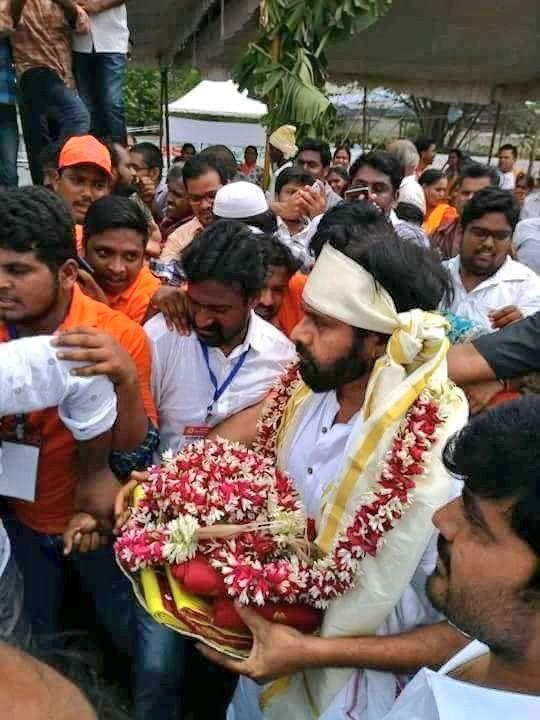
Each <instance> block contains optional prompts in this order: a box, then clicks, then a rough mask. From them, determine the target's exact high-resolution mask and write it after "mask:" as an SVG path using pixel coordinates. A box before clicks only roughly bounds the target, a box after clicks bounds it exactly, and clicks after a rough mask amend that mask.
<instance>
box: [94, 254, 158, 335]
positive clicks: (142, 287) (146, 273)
mask: <svg viewBox="0 0 540 720" xmlns="http://www.w3.org/2000/svg"><path fill="white" fill-rule="evenodd" d="M160 287H161V282H160V281H159V280H158V278H157V277H156V276H155V275H152V273H151V272H150V270H149V269H148V268H147V267H146V265H144V266H143V267H142V268H141V271H140V272H139V274H138V275H137V277H136V279H135V282H134V283H132V284H131V285H130V286H129V287H128V288H126V290H124V292H122V293H120V295H107V300H108V301H109V306H110V307H111V308H112V309H113V310H118V312H122V313H124V315H127V316H128V318H129V319H130V320H133V322H136V323H139V324H141V323H142V321H143V320H144V317H145V315H146V311H147V310H148V305H149V303H150V300H151V299H152V296H153V295H154V293H155V292H156V290H157V289H158V288H160Z"/></svg>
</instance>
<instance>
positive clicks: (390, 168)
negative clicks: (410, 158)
mask: <svg viewBox="0 0 540 720" xmlns="http://www.w3.org/2000/svg"><path fill="white" fill-rule="evenodd" d="M363 167H370V168H373V169H374V170H377V171H378V172H380V173H383V175H388V178H389V179H390V183H391V185H392V189H393V190H394V192H397V191H398V190H399V186H400V185H401V181H402V180H403V171H402V169H401V165H400V164H399V160H398V159H397V158H396V157H395V156H394V155H392V154H391V153H389V152H386V150H372V151H371V152H368V153H364V154H363V155H360V157H359V158H356V160H355V161H354V162H353V164H352V165H351V168H350V170H349V177H350V179H351V182H353V181H354V178H355V176H356V175H357V174H358V171H359V170H360V169H361V168H363Z"/></svg>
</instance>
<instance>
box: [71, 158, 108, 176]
mask: <svg viewBox="0 0 540 720" xmlns="http://www.w3.org/2000/svg"><path fill="white" fill-rule="evenodd" d="M63 172H64V173H68V174H69V175H87V176H90V177H93V178H99V179H100V180H101V179H103V180H108V179H109V176H108V175H107V173H106V172H105V170H102V169H101V168H99V167H98V166H97V165H94V164H93V163H92V162H84V163H78V164H77V165H69V166H68V167H66V168H63Z"/></svg>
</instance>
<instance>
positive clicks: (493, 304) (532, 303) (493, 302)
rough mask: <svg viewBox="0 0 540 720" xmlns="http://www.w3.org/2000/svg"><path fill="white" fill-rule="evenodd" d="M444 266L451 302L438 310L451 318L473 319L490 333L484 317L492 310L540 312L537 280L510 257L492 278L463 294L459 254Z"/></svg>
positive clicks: (533, 274)
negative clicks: (451, 290)
mask: <svg viewBox="0 0 540 720" xmlns="http://www.w3.org/2000/svg"><path fill="white" fill-rule="evenodd" d="M444 264H445V265H446V268H447V269H448V271H449V273H450V277H451V278H452V284H453V286H454V299H453V301H452V304H451V305H449V306H448V307H445V306H443V307H441V308H440V309H441V310H449V311H450V312H453V313H454V314H455V315H459V316H460V317H465V318H468V319H469V320H474V321H475V322H476V323H478V324H479V325H481V326H482V327H485V328H486V330H490V331H491V330H493V328H492V327H491V323H490V320H489V317H488V315H489V313H490V312H491V311H492V310H500V309H501V308H503V307H505V306H507V305H516V306H517V307H518V308H519V309H520V310H521V312H522V313H523V315H524V316H525V317H527V316H528V315H532V314H533V313H535V312H538V311H539V310H540V277H538V275H537V274H536V273H535V272H534V271H533V270H531V269H530V268H528V267H526V266H525V265H522V264H521V263H519V262H516V261H515V260H512V258H509V257H508V258H506V260H505V262H504V264H503V265H501V267H500V268H499V269H498V270H497V272H496V273H495V274H494V275H492V276H491V277H488V278H486V279H485V280H483V281H482V282H481V283H480V284H479V285H477V286H476V287H475V288H474V289H473V290H471V291H470V292H467V290H466V289H465V287H464V286H463V282H462V280H461V275H460V273H459V269H460V258H459V255H458V256H457V257H455V258H452V259H451V260H448V261H447V262H446V263H444Z"/></svg>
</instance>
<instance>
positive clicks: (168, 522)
mask: <svg viewBox="0 0 540 720" xmlns="http://www.w3.org/2000/svg"><path fill="white" fill-rule="evenodd" d="M289 374H290V373H289ZM285 378H286V380H287V383H286V384H282V385H281V386H276V388H275V392H273V399H272V402H271V403H270V404H269V406H268V407H269V410H268V414H267V417H266V418H263V422H262V424H261V428H260V431H259V436H258V441H257V443H256V444H255V447H256V450H248V449H246V448H244V447H243V446H241V445H239V444H238V443H231V442H228V441H226V440H223V439H221V438H216V439H213V440H200V441H198V442H195V443H193V444H191V445H189V446H187V447H186V448H184V449H183V451H182V452H180V453H179V454H178V455H176V456H173V455H172V453H170V452H169V453H165V454H164V455H163V458H162V463H161V465H159V466H155V467H152V468H150V471H149V474H148V479H147V480H146V481H145V482H143V483H142V484H141V485H140V486H139V487H138V488H137V490H136V493H135V504H134V508H133V510H132V514H131V517H130V518H129V520H128V521H127V523H126V524H125V526H124V527H123V528H122V532H121V535H120V537H119V538H118V540H117V542H116V544H115V550H116V556H117V560H118V562H119V564H120V566H121V567H122V569H123V570H124V572H126V574H128V576H129V577H130V579H131V581H132V583H133V586H134V590H135V593H136V595H137V597H138V599H139V600H140V602H141V603H142V604H143V605H144V607H145V608H146V609H147V611H148V612H149V613H150V614H151V615H152V616H153V617H154V618H155V619H156V620H157V621H158V622H160V623H163V624H165V625H168V626H169V627H171V628H172V629H173V630H175V631H177V632H180V633H182V634H184V635H188V636H191V637H195V638H198V639H200V640H202V641H203V642H205V643H207V644H208V645H210V646H212V647H215V648H217V649H219V650H220V651H221V652H224V653H226V654H229V655H231V656H234V657H242V656H244V655H245V654H247V651H249V648H250V646H251V637H250V635H249V633H248V632H247V628H245V627H244V626H243V625H242V622H241V620H240V618H239V616H238V615H237V613H236V612H235V608H234V600H237V601H239V602H240V603H242V604H246V605H248V604H249V605H252V606H253V607H254V608H255V609H257V610H258V611H259V612H260V613H261V614H262V615H263V616H264V617H266V618H267V619H269V620H272V621H274V622H281V623H285V624H289V625H291V626H293V627H296V628H297V629H299V630H301V631H303V632H313V631H315V630H316V629H317V628H318V626H319V625H320V623H321V620H322V615H321V614H322V611H323V610H325V609H326V608H327V607H328V605H329V604H330V603H331V602H332V601H333V600H335V599H336V598H338V597H341V596H343V595H344V594H345V593H347V592H348V591H350V590H351V589H353V588H354V587H355V585H356V583H357V582H358V581H359V578H360V576H361V563H362V560H363V559H364V558H365V557H366V556H368V555H369V556H376V555H377V553H378V551H379V550H380V548H381V547H382V546H383V545H384V542H385V536H386V533H388V532H390V531H391V530H392V529H393V528H394V527H395V525H396V523H398V522H399V520H400V519H401V518H402V517H403V515H404V513H405V512H406V510H407V508H408V507H409V506H410V504H411V502H412V499H413V496H414V491H415V488H416V482H417V480H418V478H419V477H421V476H423V475H424V474H425V472H426V469H427V467H428V465H429V458H430V451H431V448H432V446H433V444H434V442H436V440H437V437H438V436H439V433H440V431H441V429H442V427H443V426H444V422H445V418H446V410H445V409H444V408H443V407H441V406H440V404H439V402H437V401H435V399H434V397H432V396H431V395H430V394H429V393H422V394H421V395H420V397H418V398H417V400H416V401H415V402H414V403H413V404H412V405H411V407H410V408H409V410H408V412H407V414H406V416H405V417H404V418H403V420H402V422H401V423H400V425H399V428H398V430H397V432H396V434H395V436H394V438H393V441H392V444H391V446H390V448H389V450H388V452H386V454H385V456H384V459H383V461H382V462H381V465H380V467H379V468H378V470H377V473H376V476H375V477H374V480H373V484H372V485H371V487H370V488H366V491H365V492H364V493H363V495H362V497H361V500H360V502H359V503H358V504H357V506H356V508H355V511H354V513H353V514H352V515H351V517H349V518H345V522H344V523H343V525H342V527H341V530H340V532H339V533H338V534H337V536H336V539H335V541H334V544H333V546H332V547H331V549H330V551H329V552H328V554H322V552H321V551H320V549H319V547H318V545H317V543H316V542H315V541H316V528H315V522H314V521H313V520H312V519H308V518H306V517H305V514H304V511H303V507H302V504H301V501H300V498H299V496H298V494H297V492H296V491H295V489H294V487H293V485H292V482H291V479H290V478H289V477H288V476H287V475H286V474H285V473H283V472H281V471H280V470H279V469H277V468H276V467H275V428H276V427H277V423H276V416H277V414H278V412H279V411H280V410H281V407H282V406H283V405H284V404H285V402H286V401H285V398H286V396H287V395H290V392H291V390H290V388H291V383H290V382H289V380H290V378H289V377H288V375H286V376H285Z"/></svg>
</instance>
